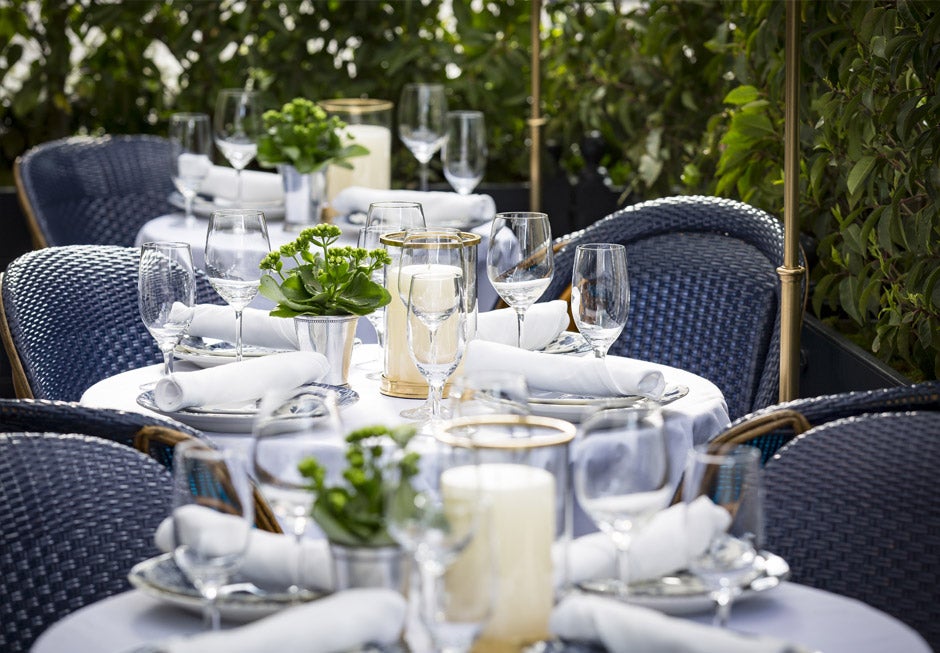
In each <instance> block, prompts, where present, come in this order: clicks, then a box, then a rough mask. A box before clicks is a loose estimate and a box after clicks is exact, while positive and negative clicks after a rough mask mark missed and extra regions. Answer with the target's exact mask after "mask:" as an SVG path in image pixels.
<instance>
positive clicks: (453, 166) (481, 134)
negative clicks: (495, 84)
mask: <svg viewBox="0 0 940 653" xmlns="http://www.w3.org/2000/svg"><path fill="white" fill-rule="evenodd" d="M446 122H447V136H446V138H445V139H444V146H443V149H442V150H441V162H442V163H443V167H444V177H445V178H446V179H447V181H448V183H450V185H451V186H453V188H454V190H455V191H457V192H458V193H459V194H461V195H469V194H470V193H471V192H472V191H473V189H474V188H476V187H477V184H479V183H480V181H482V180H483V173H484V171H485V170H486V155H487V152H486V127H485V125H484V122H483V112H482V111H450V112H448V113H447V121H446Z"/></svg>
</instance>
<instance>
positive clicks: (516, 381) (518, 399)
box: [450, 370, 531, 417]
mask: <svg viewBox="0 0 940 653" xmlns="http://www.w3.org/2000/svg"><path fill="white" fill-rule="evenodd" d="M450 405H451V413H452V414H453V416H454V417H470V416H473V415H529V414H531V410H530V409H529V385H528V383H527V382H526V379H525V375H524V374H521V373H519V372H504V371H499V370H482V371H476V372H473V373H465V374H463V375H462V376H458V377H457V378H456V379H454V380H453V382H452V383H451V388H450Z"/></svg>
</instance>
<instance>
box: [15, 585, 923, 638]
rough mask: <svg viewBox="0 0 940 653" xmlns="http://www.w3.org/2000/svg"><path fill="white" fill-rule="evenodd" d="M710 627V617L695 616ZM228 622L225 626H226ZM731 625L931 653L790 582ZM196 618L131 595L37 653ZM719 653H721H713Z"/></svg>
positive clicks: (192, 627) (81, 616)
mask: <svg viewBox="0 0 940 653" xmlns="http://www.w3.org/2000/svg"><path fill="white" fill-rule="evenodd" d="M691 618H692V619H694V620H695V621H699V622H702V623H708V621H709V619H710V616H709V615H707V614H702V615H695V616H693V617H691ZM229 625H230V624H224V623H223V627H227V626H229ZM730 628H733V629H735V630H738V631H741V632H749V633H756V634H762V635H770V636H775V637H779V638H781V639H784V640H787V641H791V642H795V643H798V644H802V645H803V646H805V647H807V648H810V649H812V650H816V651H823V652H824V653H929V652H930V647H929V646H928V645H927V643H926V642H925V641H924V640H923V638H921V637H920V636H919V635H918V634H917V633H916V632H915V631H914V630H912V629H911V628H909V627H908V626H906V625H905V624H903V623H901V622H900V621H898V620H896V619H894V618H893V617H890V616H888V615H886V614H885V613H883V612H880V611H878V610H875V609H874V608H872V607H869V606H868V605H865V604H864V603H860V602H858V601H855V600H853V599H848V598H845V597H842V596H838V595H836V594H830V593H828V592H823V591H821V590H816V589H812V588H809V587H805V586H802V585H795V584H793V583H783V584H782V585H780V586H779V587H777V588H775V589H773V590H771V591H768V592H766V593H765V594H763V595H758V596H754V597H752V598H750V599H748V600H746V601H740V602H738V603H737V604H736V605H735V606H734V610H733V611H732V614H731V622H730ZM201 630H202V621H201V619H200V617H199V616H198V615H195V614H192V613H189V612H185V611H183V610H181V609H179V608H176V607H173V606H170V605H167V604H164V603H160V602H159V601H157V600H155V599H152V598H150V597H148V596H146V595H145V594H143V593H142V592H139V591H131V592H125V593H123V594H118V595H116V596H112V597H111V598H108V599H105V600H103V601H99V602H98V603H94V604H92V605H89V606H86V607H85V608H82V609H81V610H78V611H77V612H74V613H72V614H71V615H69V616H67V617H65V618H64V619H62V620H61V621H59V622H58V623H56V624H54V625H53V626H52V627H51V628H49V629H48V630H47V631H46V632H45V633H43V634H42V635H41V636H40V637H39V639H38V640H37V641H36V643H35V644H34V645H33V647H32V649H31V651H32V653H128V652H129V651H130V650H131V649H132V648H133V647H135V646H139V645H141V644H144V643H146V642H155V641H159V640H161V639H164V638H166V637H169V636H172V635H190V634H195V633H198V632H201ZM715 653H720V652H718V651H716V652H715Z"/></svg>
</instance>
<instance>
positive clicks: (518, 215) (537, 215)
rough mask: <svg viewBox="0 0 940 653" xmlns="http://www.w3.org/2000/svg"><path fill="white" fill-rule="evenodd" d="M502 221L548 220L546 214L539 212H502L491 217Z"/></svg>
mask: <svg viewBox="0 0 940 653" xmlns="http://www.w3.org/2000/svg"><path fill="white" fill-rule="evenodd" d="M500 218H502V219H503V220H506V219H509V218H513V219H523V220H534V219H539V220H541V219H542V218H546V219H548V214H547V213H543V212H541V211H504V212H503V213H497V214H496V215H495V216H493V219H494V220H499V219H500Z"/></svg>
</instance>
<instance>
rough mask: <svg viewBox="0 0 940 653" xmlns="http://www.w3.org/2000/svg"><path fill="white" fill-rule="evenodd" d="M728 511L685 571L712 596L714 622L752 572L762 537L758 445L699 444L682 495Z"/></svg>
mask: <svg viewBox="0 0 940 653" xmlns="http://www.w3.org/2000/svg"><path fill="white" fill-rule="evenodd" d="M703 497H704V498H705V499H707V500H708V501H711V502H712V503H714V504H715V505H716V506H718V507H720V508H722V509H724V510H726V511H727V513H728V519H727V520H726V521H725V522H724V523H725V528H723V529H720V530H718V531H717V532H716V533H715V534H714V535H713V537H712V539H711V541H710V542H709V544H708V546H707V547H706V548H705V550H704V551H702V553H701V554H699V555H697V556H693V557H692V558H691V559H690V561H689V571H691V572H692V573H693V574H695V575H696V576H697V577H698V578H699V579H700V580H701V581H702V582H703V583H704V584H705V586H706V587H707V588H708V589H709V591H710V593H711V597H712V599H713V600H714V601H715V606H716V607H715V618H714V623H715V625H716V626H720V627H725V626H726V625H727V624H728V617H729V616H730V615H731V604H732V602H733V601H734V599H735V597H737V596H738V595H739V594H740V593H741V591H742V587H743V585H744V583H745V582H747V580H748V579H749V578H751V577H752V575H753V574H754V565H755V562H756V561H757V557H758V555H759V554H758V550H759V548H760V546H761V544H762V538H763V496H762V489H761V483H760V450H759V449H757V448H755V447H748V446H737V447H733V448H730V449H725V450H722V451H718V452H714V451H709V449H708V447H707V445H699V446H697V447H695V448H694V449H693V450H692V451H690V452H689V457H688V461H687V464H686V468H685V475H684V477H683V485H682V500H683V502H685V503H691V502H693V501H696V500H698V499H701V498H703Z"/></svg>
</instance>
